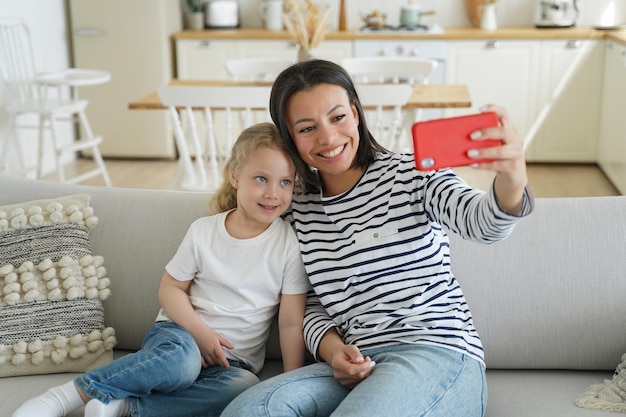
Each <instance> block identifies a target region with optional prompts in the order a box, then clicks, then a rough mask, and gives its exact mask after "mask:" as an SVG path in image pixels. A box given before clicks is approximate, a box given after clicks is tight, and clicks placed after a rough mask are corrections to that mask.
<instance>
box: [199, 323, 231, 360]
mask: <svg viewBox="0 0 626 417" xmlns="http://www.w3.org/2000/svg"><path fill="white" fill-rule="evenodd" d="M194 338H195V339H196V343H198V348H200V355H201V356H202V367H203V368H207V367H209V366H214V365H217V366H223V367H224V368H228V367H229V366H230V364H229V363H228V360H227V359H226V355H225V354H224V351H223V349H222V348H226V349H233V348H234V347H235V346H234V345H233V344H232V343H230V342H229V341H228V340H226V339H225V338H224V337H222V336H221V335H219V334H217V333H216V332H215V330H213V329H211V328H210V327H208V326H205V328H204V329H203V330H202V331H201V332H198V334H194Z"/></svg>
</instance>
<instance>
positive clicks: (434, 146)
mask: <svg viewBox="0 0 626 417" xmlns="http://www.w3.org/2000/svg"><path fill="white" fill-rule="evenodd" d="M498 122H499V121H498V116H497V115H496V114H495V113H493V112H487V113H478V114H472V115H468V116H458V117H448V118H443V119H435V120H427V121H424V122H417V123H414V124H413V127H412V134H413V146H414V148H415V165H416V166H417V169H419V170H422V171H427V170H432V169H440V168H449V167H456V166H464V165H470V164H475V163H477V162H485V161H489V160H487V159H472V158H469V157H468V156H467V151H468V150H470V149H477V148H483V147H488V146H497V145H500V144H501V143H502V141H501V140H498V139H481V140H472V139H471V138H470V136H469V135H470V134H471V133H472V132H474V131H476V130H480V129H484V128H486V127H494V126H498Z"/></svg>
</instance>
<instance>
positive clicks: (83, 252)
mask: <svg viewBox="0 0 626 417" xmlns="http://www.w3.org/2000/svg"><path fill="white" fill-rule="evenodd" d="M89 200H90V197H89V196H88V195H86V194H79V195H71V196H63V197H59V198H55V199H49V200H40V201H30V202H25V203H21V204H15V205H10V206H0V377H5V376H15V375H30V374H45V373H58V372H84V371H86V370H87V369H91V368H95V367H97V366H100V365H103V364H105V363H107V362H108V361H110V360H112V358H113V351H112V349H113V345H114V344H115V331H114V330H113V329H112V328H105V327H104V308H103V305H102V300H104V299H106V298H108V297H109V295H110V294H111V291H110V290H109V283H110V281H109V279H108V278H107V277H106V269H105V268H104V266H103V259H102V257H101V256H97V255H92V254H91V244H90V242H89V231H90V230H91V229H92V228H94V227H95V226H96V225H97V223H98V219H97V217H95V216H94V213H93V209H92V207H90V206H89Z"/></svg>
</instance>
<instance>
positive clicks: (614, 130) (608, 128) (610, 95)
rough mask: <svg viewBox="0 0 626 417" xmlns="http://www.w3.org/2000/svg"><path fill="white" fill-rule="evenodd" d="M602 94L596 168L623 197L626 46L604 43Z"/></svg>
mask: <svg viewBox="0 0 626 417" xmlns="http://www.w3.org/2000/svg"><path fill="white" fill-rule="evenodd" d="M602 91H603V94H602V104H601V109H602V113H601V116H600V129H599V132H600V138H599V145H598V147H599V149H598V164H599V165H600V168H601V169H602V171H604V173H605V175H606V176H607V177H608V178H609V180H611V182H612V183H613V185H614V186H615V188H617V190H618V191H619V192H620V193H621V194H626V110H625V109H624V97H626V45H621V44H617V43H614V42H612V41H607V42H606V46H605V58H604V85H603V88H602Z"/></svg>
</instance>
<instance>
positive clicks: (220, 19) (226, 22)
mask: <svg viewBox="0 0 626 417" xmlns="http://www.w3.org/2000/svg"><path fill="white" fill-rule="evenodd" d="M204 15H205V19H206V20H205V24H206V27H207V28H215V29H218V28H238V27H239V3H237V1H236V0H210V1H209V2H207V3H206V5H205V10H204Z"/></svg>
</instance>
